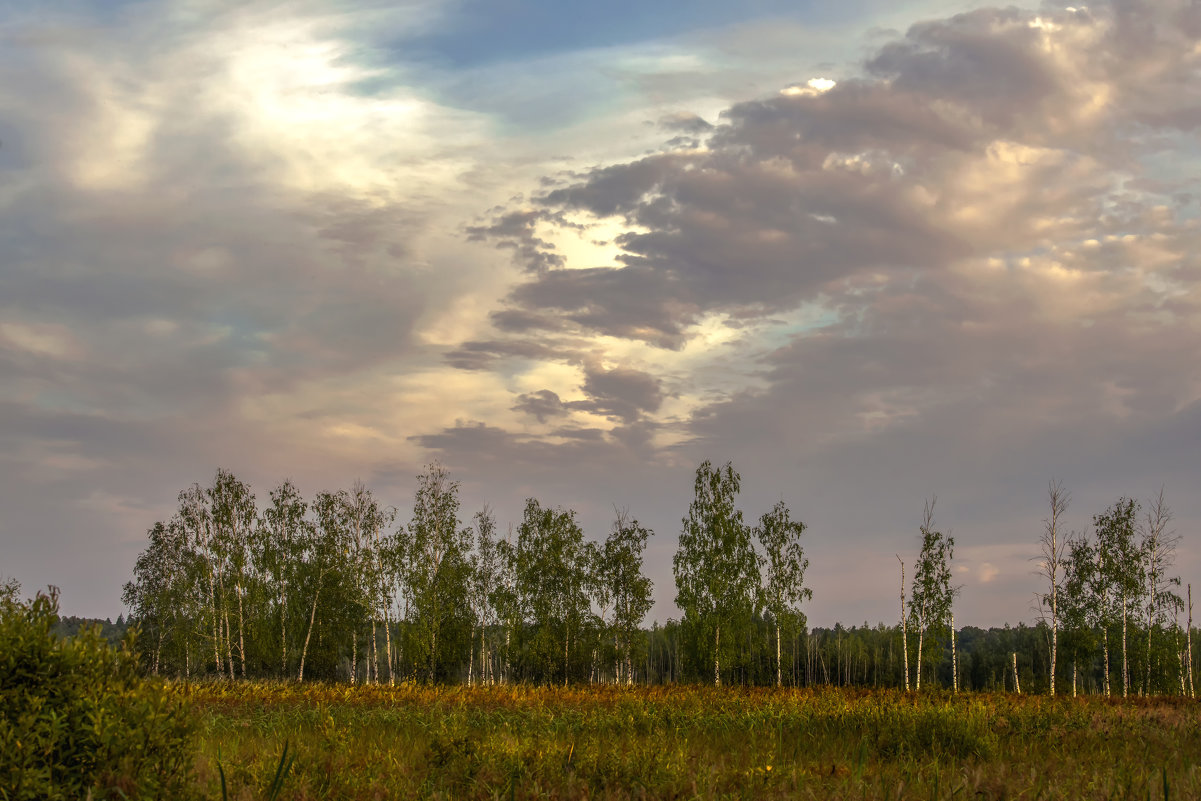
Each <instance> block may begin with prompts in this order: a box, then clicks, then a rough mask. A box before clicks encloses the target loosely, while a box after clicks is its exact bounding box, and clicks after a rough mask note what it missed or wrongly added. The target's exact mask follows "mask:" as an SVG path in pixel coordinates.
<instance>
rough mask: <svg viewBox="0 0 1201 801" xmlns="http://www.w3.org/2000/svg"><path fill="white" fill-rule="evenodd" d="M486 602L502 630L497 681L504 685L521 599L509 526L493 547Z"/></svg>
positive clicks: (508, 674)
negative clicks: (493, 570)
mask: <svg viewBox="0 0 1201 801" xmlns="http://www.w3.org/2000/svg"><path fill="white" fill-rule="evenodd" d="M488 601H489V603H490V604H491V605H492V609H493V610H494V613H495V615H496V619H497V621H498V622H500V623H501V625H502V626H503V627H504V631H505V645H504V657H505V664H504V671H503V673H502V676H501V678H502V679H503V680H504V681H505V682H506V683H508V682H509V681H511V680H512V675H513V657H512V649H513V633H514V631H515V630H516V629H517V627H518V626H520V625H521V623H522V617H523V616H522V609H521V598H520V596H519V595H518V592H517V544H516V543H515V542H514V541H513V526H512V525H510V526H509V530H508V533H507V534H506V536H505V538H504V539H503V540H498V541H497V543H496V580H495V582H494V584H493V588H492V591H491V592H490V593H489V595H488Z"/></svg>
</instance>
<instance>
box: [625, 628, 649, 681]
mask: <svg viewBox="0 0 1201 801" xmlns="http://www.w3.org/2000/svg"><path fill="white" fill-rule="evenodd" d="M648 656H649V654H648ZM648 675H649V674H648ZM626 686H627V687H633V686H634V659H633V657H632V655H631V653H630V638H629V637H626Z"/></svg>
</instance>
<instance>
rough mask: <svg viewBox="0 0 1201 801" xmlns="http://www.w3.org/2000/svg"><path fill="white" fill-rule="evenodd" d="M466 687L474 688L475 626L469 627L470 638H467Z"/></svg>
mask: <svg viewBox="0 0 1201 801" xmlns="http://www.w3.org/2000/svg"><path fill="white" fill-rule="evenodd" d="M467 686H468V687H474V686H475V626H474V625H473V626H472V627H471V636H470V637H468V638H467Z"/></svg>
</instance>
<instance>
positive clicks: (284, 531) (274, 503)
mask: <svg viewBox="0 0 1201 801" xmlns="http://www.w3.org/2000/svg"><path fill="white" fill-rule="evenodd" d="M270 498H271V504H270V505H269V506H267V507H266V508H265V509H263V513H262V519H261V521H260V523H259V526H258V529H257V536H256V538H255V540H256V541H255V549H254V558H255V561H256V562H257V564H258V570H259V571H260V572H261V573H263V574H264V575H266V576H268V577H269V581H270V585H271V587H272V588H273V589H274V594H275V602H276V606H277V610H276V611H277V613H278V615H279V659H280V675H281V676H288V675H289V673H290V671H289V669H288V651H289V649H288V640H289V637H288V630H289V626H288V623H289V612H288V602H289V600H290V598H291V596H290V592H291V589H292V584H293V583H294V580H295V577H296V574H297V568H298V567H299V564H300V550H299V549H300V547H301V544H302V543H303V542H305V541H306V540H307V539H309V536H308V534H309V532H308V531H307V530H306V529H307V528H308V527H309V526H311V525H312V524H311V522H310V521H309V520H308V517H307V515H308V508H309V505H308V503H307V502H306V501H305V500H304V498H303V497H302V496H301V494H300V491H299V490H298V489H297V488H296V485H295V484H293V483H292V482H291V481H289V480H285V481H284V482H283V483H281V484H280V485H279V486H278V487H276V488H275V489H273V490H271V493H270Z"/></svg>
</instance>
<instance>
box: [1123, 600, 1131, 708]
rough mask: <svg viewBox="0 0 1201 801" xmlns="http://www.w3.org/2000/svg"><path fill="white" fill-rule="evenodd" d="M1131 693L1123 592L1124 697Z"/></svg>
mask: <svg viewBox="0 0 1201 801" xmlns="http://www.w3.org/2000/svg"><path fill="white" fill-rule="evenodd" d="M1129 694H1130V665H1129V663H1128V662H1127V661H1126V593H1124V592H1123V593H1122V697H1123V698H1126V697H1127V696H1128V695H1129Z"/></svg>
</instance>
